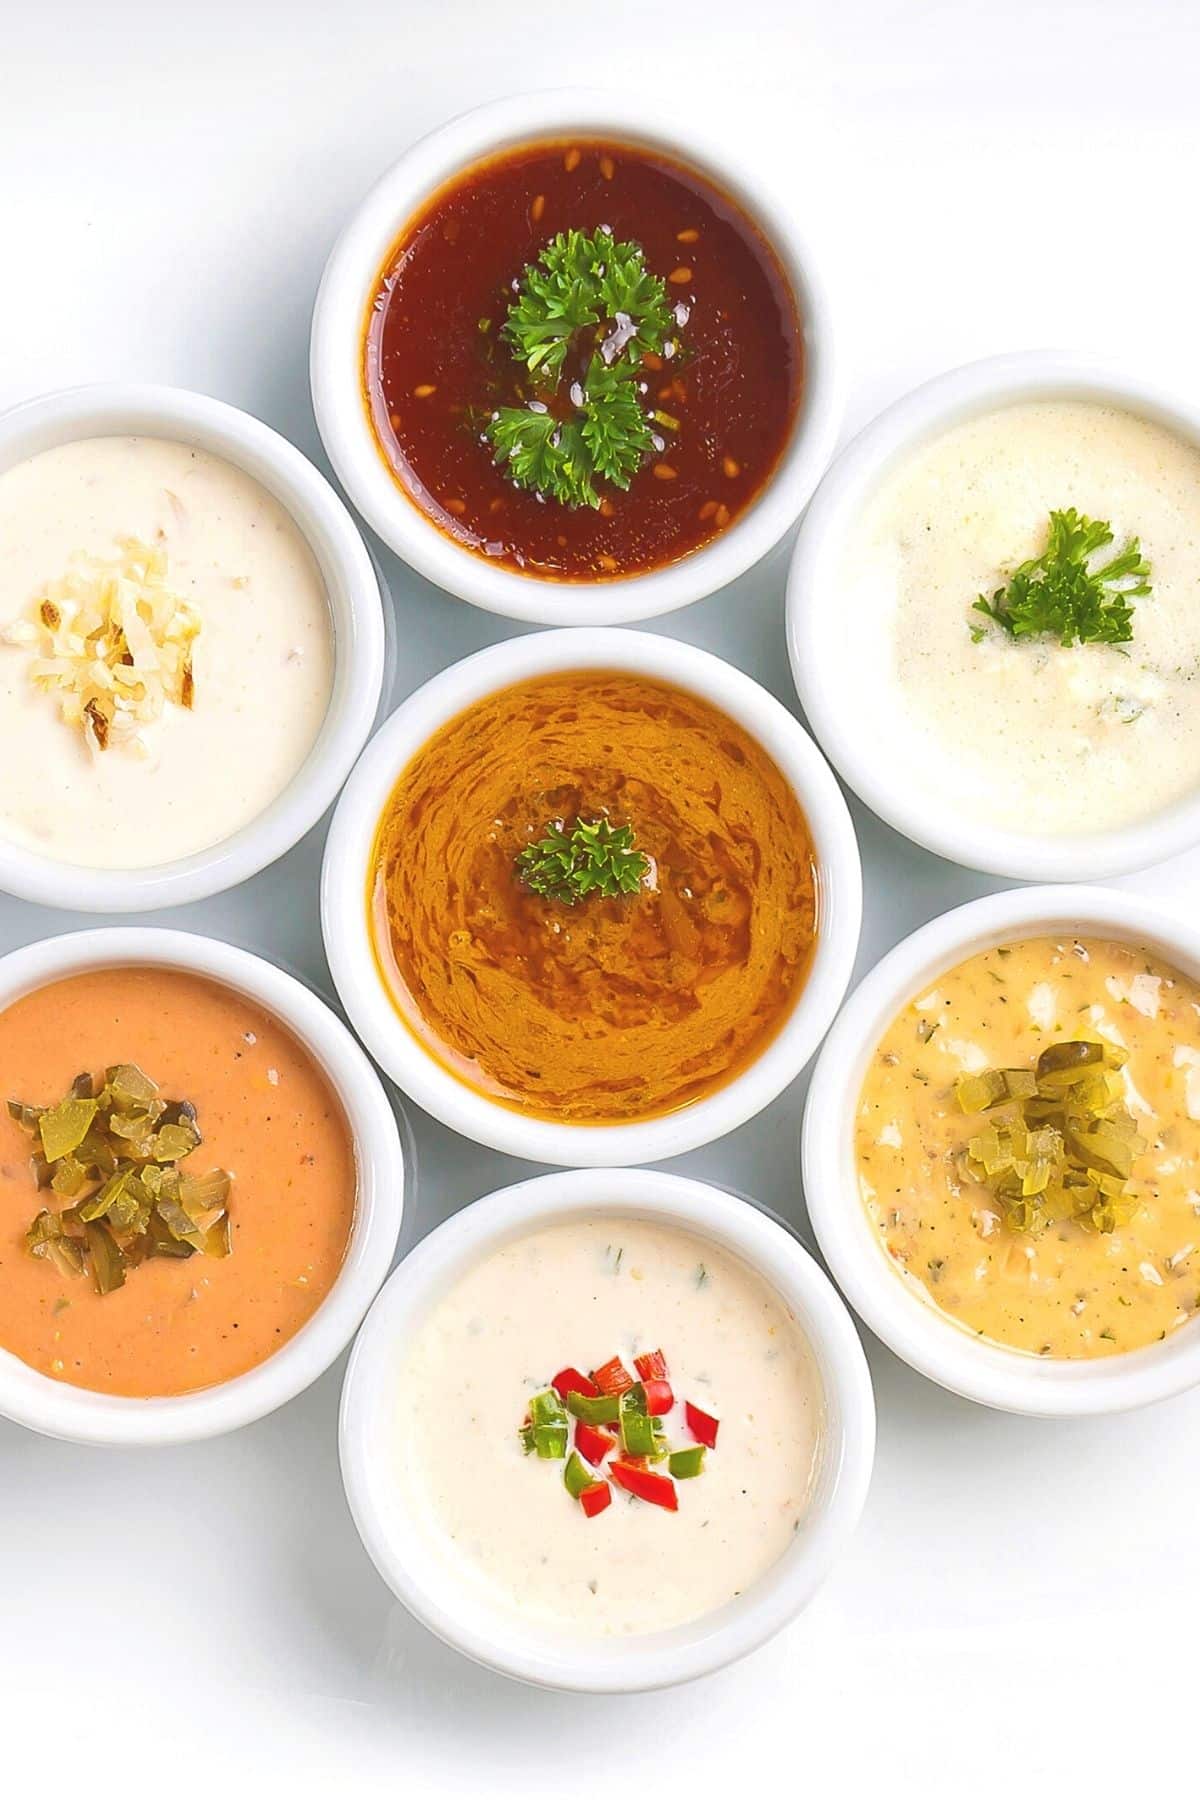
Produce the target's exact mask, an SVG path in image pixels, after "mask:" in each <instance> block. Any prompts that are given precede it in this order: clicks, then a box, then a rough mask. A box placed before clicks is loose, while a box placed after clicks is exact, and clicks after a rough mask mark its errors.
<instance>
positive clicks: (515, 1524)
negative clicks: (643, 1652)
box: [394, 1217, 823, 1635]
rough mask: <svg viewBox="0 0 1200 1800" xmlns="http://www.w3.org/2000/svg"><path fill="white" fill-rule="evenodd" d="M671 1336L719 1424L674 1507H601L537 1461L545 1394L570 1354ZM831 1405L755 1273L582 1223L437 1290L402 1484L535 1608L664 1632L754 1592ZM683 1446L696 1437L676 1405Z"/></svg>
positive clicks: (525, 1608)
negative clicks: (595, 1511) (527, 1434)
mask: <svg viewBox="0 0 1200 1800" xmlns="http://www.w3.org/2000/svg"><path fill="white" fill-rule="evenodd" d="M660 1347H661V1348H662V1350H663V1351H664V1353H665V1355H666V1359H667V1362H668V1365H669V1369H670V1376H671V1381H672V1385H673V1387H674V1391H675V1394H676V1398H677V1400H678V1401H680V1402H682V1400H684V1399H691V1400H692V1401H693V1402H694V1403H695V1404H696V1405H698V1406H700V1407H702V1408H703V1409H704V1410H705V1411H707V1412H709V1413H712V1414H715V1415H716V1416H718V1417H719V1419H720V1422H721V1423H720V1429H719V1433H718V1438H717V1447H716V1448H715V1449H714V1450H711V1451H710V1452H709V1453H708V1457H707V1466H706V1468H705V1470H704V1473H703V1474H702V1475H700V1476H698V1477H697V1478H695V1479H693V1480H686V1481H680V1482H679V1483H678V1484H677V1485H678V1495H679V1510H678V1512H676V1513H670V1512H666V1511H664V1510H662V1509H660V1508H658V1507H656V1506H652V1505H647V1504H646V1503H644V1502H642V1501H637V1500H632V1499H629V1498H627V1497H626V1496H625V1495H624V1494H622V1493H620V1492H618V1491H615V1490H614V1493H613V1500H612V1504H611V1505H610V1506H609V1508H608V1510H607V1511H606V1512H603V1513H601V1514H600V1515H599V1516H598V1517H597V1518H595V1519H588V1518H586V1517H585V1516H584V1514H583V1512H582V1510H581V1508H580V1506H579V1505H578V1503H577V1502H576V1501H575V1500H573V1499H572V1498H571V1496H570V1495H569V1494H568V1493H567V1490H566V1488H565V1487H564V1485H563V1478H562V1471H563V1465H562V1463H560V1462H557V1461H550V1460H545V1461H543V1460H540V1459H538V1458H537V1457H534V1456H526V1455H524V1454H523V1452H522V1450H521V1446H520V1443H519V1439H518V1428H519V1426H520V1423H521V1420H522V1418H523V1416H524V1412H525V1408H526V1406H527V1404H528V1401H529V1399H530V1397H531V1396H532V1395H533V1394H535V1393H538V1392H540V1391H542V1390H544V1389H545V1388H546V1387H547V1386H548V1385H549V1383H550V1379H551V1377H552V1376H553V1375H554V1374H555V1372H556V1371H557V1370H559V1369H561V1368H563V1367H564V1366H566V1365H568V1364H572V1365H574V1366H575V1367H578V1368H581V1369H583V1370H585V1371H586V1370H587V1369H589V1368H592V1367H596V1366H597V1365H599V1364H600V1363H602V1362H605V1361H607V1360H608V1358H609V1357H610V1356H612V1355H614V1354H618V1355H620V1356H621V1357H623V1358H624V1359H625V1360H626V1364H627V1366H631V1359H632V1357H633V1356H634V1355H635V1354H638V1353H641V1352H643V1351H649V1350H653V1349H656V1348H660ZM822 1413H823V1403H822V1397H821V1391H820V1384H819V1378H818V1376H817V1372H816V1367H815V1364H814V1361H813V1357H812V1353H811V1351H810V1350H809V1347H808V1345H807V1342H806V1340H805V1339H804V1337H803V1336H802V1334H801V1332H800V1329H799V1327H798V1325H797V1323H796V1321H795V1319H794V1318H793V1317H792V1315H791V1314H790V1313H789V1312H788V1310H787V1309H786V1307H785V1306H784V1305H783V1303H782V1302H781V1301H780V1300H779V1298H778V1297H777V1296H776V1295H775V1293H774V1292H773V1291H772V1290H771V1289H770V1288H769V1287H768V1286H767V1285H766V1283H765V1282H764V1281H763V1280H762V1279H761V1278H760V1277H759V1276H758V1275H756V1274H755V1273H754V1272H753V1271H752V1270H750V1269H749V1268H748V1267H746V1266H745V1265H743V1264H742V1263H741V1262H739V1261H737V1260H736V1259H734V1258H733V1257H731V1256H729V1255H727V1254H726V1253H725V1252H724V1251H722V1250H719V1249H717V1248H716V1247H715V1246H714V1245H712V1244H710V1243H708V1242H706V1241H704V1240H702V1239H700V1238H697V1237H693V1236H692V1235H690V1234H689V1233H687V1232H683V1231H677V1230H674V1229H671V1228H668V1227H663V1226H659V1225H654V1224H650V1223H648V1222H640V1221H636V1220H629V1219H619V1218H603V1217H601V1218H597V1219H596V1220H595V1221H587V1222H578V1223H576V1222H566V1223H563V1224H559V1225H553V1226H549V1227H546V1228H545V1229H543V1230H539V1231H535V1232H531V1233H529V1234H528V1235H526V1236H524V1237H521V1238H519V1239H517V1240H515V1241H514V1242H512V1243H509V1244H507V1245H505V1246H503V1247H502V1248H500V1249H498V1250H495V1251H493V1252H492V1253H491V1254H490V1255H489V1256H486V1257H484V1258H483V1259H482V1260H481V1261H480V1262H478V1263H477V1264H476V1265H475V1267H474V1268H472V1269H470V1270H469V1271H468V1272H467V1273H466V1274H465V1275H464V1276H462V1277H461V1279H460V1280H459V1281H458V1282H457V1283H456V1284H455V1285H454V1287H453V1288H452V1289H451V1290H450V1291H449V1292H448V1293H447V1294H446V1295H445V1296H444V1297H443V1298H442V1299H441V1300H440V1302H438V1303H437V1304H436V1305H435V1307H434V1308H433V1310H432V1311H431V1313H430V1314H429V1316H428V1317H427V1319H426V1320H425V1322H424V1324H423V1325H422V1327H421V1329H420V1330H419V1332H418V1333H417V1335H416V1337H415V1339H414V1341H413V1343H412V1346H411V1348H410V1349H409V1351H408V1353H407V1355H406V1357H405V1359H404V1361H403V1363H402V1365H401V1367H400V1369H399V1370H398V1374H397V1384H396V1401H395V1420H396V1436H395V1447H394V1454H395V1457H396V1473H397V1479H398V1480H399V1481H400V1482H401V1483H403V1488H404V1491H405V1493H406V1495H407V1496H408V1499H409V1502H410V1504H411V1505H412V1507H413V1508H414V1511H415V1512H416V1514H417V1516H418V1517H419V1518H420V1519H421V1521H422V1523H423V1526H424V1528H425V1531H426V1533H427V1535H428V1538H429V1542H430V1546H431V1550H432V1552H433V1553H434V1554H436V1555H438V1556H439V1557H440V1558H441V1559H443V1561H448V1562H449V1564H450V1565H451V1566H452V1567H453V1568H454V1569H455V1571H456V1572H457V1573H458V1574H459V1575H460V1576H461V1579H462V1580H463V1581H465V1582H468V1583H474V1584H482V1585H483V1586H484V1588H485V1589H486V1590H487V1591H489V1592H490V1594H491V1596H492V1598H493V1599H495V1600H498V1601H500V1602H501V1603H502V1604H506V1605H508V1606H511V1607H513V1608H516V1609H519V1610H520V1612H521V1613H522V1614H523V1615H525V1616H532V1617H537V1618H541V1619H544V1620H547V1621H553V1622H557V1623H559V1624H562V1625H566V1626H569V1627H571V1628H573V1629H577V1630H581V1631H585V1632H588V1633H595V1634H610V1635H611V1634H622V1633H638V1632H648V1631H655V1630H659V1629H663V1628H665V1627H667V1626H670V1625H675V1624H679V1623H681V1622H682V1621H684V1620H687V1619H692V1618H695V1617H697V1616H699V1615H700V1614H702V1613H706V1612H709V1611H711V1610H712V1609H714V1608H716V1607H719V1606H721V1605H722V1604H724V1603H725V1602H726V1601H729V1600H731V1599H732V1598H733V1597H734V1596H735V1595H737V1594H739V1593H741V1592H743V1591H744V1590H745V1589H746V1588H747V1587H749V1586H750V1585H751V1584H752V1583H753V1582H754V1581H756V1580H757V1579H758V1578H759V1577H760V1576H761V1575H762V1574H763V1573H764V1572H765V1571H766V1570H767V1569H769V1568H770V1567H771V1565H772V1564H773V1563H774V1562H776V1561H777V1559H778V1558H779V1557H780V1556H781V1555H782V1554H783V1553H784V1551H785V1550H786V1549H787V1547H788V1545H789V1544H790V1543H791V1541H792V1537H793V1534H794V1532H795V1530H796V1527H797V1524H798V1522H799V1521H800V1519H802V1517H803V1516H804V1513H805V1510H806V1508H807V1505H808V1500H809V1492H810V1487H811V1483H812V1479H813V1472H814V1465H815V1461H816V1457H817V1453H818V1445H819V1440H820V1431H821V1420H822ZM666 1423H667V1429H668V1436H669V1438H670V1441H671V1443H672V1447H674V1448H683V1447H685V1446H686V1445H688V1444H690V1443H691V1442H692V1441H693V1440H692V1439H691V1437H690V1436H689V1435H688V1434H687V1432H686V1429H685V1427H684V1426H683V1423H682V1419H681V1417H680V1416H678V1414H672V1415H671V1416H670V1417H669V1418H668V1420H667V1421H666Z"/></svg>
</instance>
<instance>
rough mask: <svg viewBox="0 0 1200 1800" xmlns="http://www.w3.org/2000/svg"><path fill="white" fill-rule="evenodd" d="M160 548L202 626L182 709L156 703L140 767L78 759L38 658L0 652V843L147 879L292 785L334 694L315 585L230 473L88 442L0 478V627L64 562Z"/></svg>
mask: <svg viewBox="0 0 1200 1800" xmlns="http://www.w3.org/2000/svg"><path fill="white" fill-rule="evenodd" d="M127 537H138V538H142V539H144V540H145V541H146V542H148V543H151V544H161V545H162V546H163V548H164V549H165V551H166V553H167V579H168V581H169V583H170V585H171V587H172V588H174V589H175V590H176V591H177V592H179V593H180V594H181V595H182V596H183V597H184V598H185V599H187V600H189V601H190V602H191V603H192V604H193V605H194V606H195V607H196V608H197V610H198V612H199V613H200V615H201V617H202V621H203V622H202V626H201V630H200V635H199V636H198V638H197V639H196V641H195V646H194V651H193V666H194V672H195V704H194V707H193V708H192V709H191V710H187V709H185V708H183V707H180V706H176V705H174V704H171V705H168V707H167V708H166V710H165V712H164V714H163V717H162V718H161V720H160V721H158V722H157V723H156V724H154V725H152V726H150V727H148V729H147V731H146V734H145V736H146V749H145V754H144V755H138V754H136V753H135V752H134V751H132V750H131V749H129V748H127V747H124V746H115V745H114V746H110V748H109V749H107V750H105V751H104V752H102V753H95V752H92V751H89V749H88V747H87V745H86V743H85V742H84V739H83V736H82V734H81V733H80V732H78V731H75V730H73V729H72V728H70V727H69V726H67V725H65V724H64V723H63V722H62V720H61V719H60V717H59V713H58V707H57V704H56V701H55V699H54V697H53V695H51V694H47V693H44V692H41V691H39V690H38V689H37V688H35V686H34V685H33V683H32V682H31V681H30V679H29V673H28V670H29V663H30V658H31V655H32V654H34V653H33V652H31V651H29V650H28V649H25V648H14V647H12V646H9V645H4V646H0V766H2V767H3V769H4V781H3V784H2V785H0V833H3V835H4V836H5V837H7V838H9V839H10V840H11V841H12V842H14V843H16V844H19V845H20V846H22V847H23V848H25V849H28V850H34V851H37V852H38V853H39V854H41V855H43V856H48V857H52V858H54V859H55V860H56V861H60V862H73V863H80V864H83V865H85V866H87V867H91V868H144V867H147V866H149V865H151V864H154V863H159V862H168V861H171V860H173V859H175V858H176V857H181V856H187V855H190V854H192V853H193V852H195V851H198V850H203V849H207V848H208V847H209V846H211V845H213V844H216V843H219V842H220V841H221V840H223V839H224V838H226V837H229V836H230V835H231V834H232V833H233V832H235V831H237V830H239V829H240V828H241V827H242V826H244V825H246V824H248V823H249V821H250V820H252V819H254V818H255V817H257V815H258V814H259V813H261V812H262V811H263V810H264V809H265V808H266V807H267V806H268V805H270V803H271V801H273V800H274V799H275V798H276V796H277V795H278V794H280V793H281V792H282V791H283V789H284V788H285V787H286V786H287V785H288V783H289V782H290V781H291V779H292V777H293V776H294V775H295V774H296V772H297V770H298V769H299V768H300V766H301V764H302V763H303V762H304V760H305V758H306V757H307V755H308V753H309V751H310V749H311V748H312V745H313V743H314V741H315V739H316V737H317V734H318V732H319V731H320V728H321V723H322V721H323V719H324V717H325V712H326V708H327V706H328V702H329V694H330V690H331V687H332V682H333V662H334V646H333V628H332V621H331V618H330V614H329V606H328V601H327V598H326V594H325V588H324V584H323V582H322V580H321V576H320V573H319V571H318V569H317V565H316V562H315V560H314V558H313V555H312V552H311V550H310V549H309V547H308V544H307V542H306V540H305V538H304V536H303V534H302V533H301V531H300V530H299V527H298V526H297V525H296V524H295V522H294V521H293V520H292V519H291V517H290V516H289V515H288V514H287V513H286V512H285V511H284V509H283V508H282V507H281V506H280V504H279V502H278V501H277V500H275V499H274V498H273V497H272V496H271V495H270V494H268V493H267V492H266V490H265V489H264V488H262V487H261V486H260V485H259V484H258V483H257V482H256V481H254V480H253V479H252V477H250V476H249V475H247V474H246V473H245V472H244V471H243V470H241V469H239V468H237V467H235V466H234V465H233V464H232V463H227V462H224V461H222V460H221V459H219V458H217V457H215V456H211V455H209V454H208V453H207V452H206V451H203V450H196V449H193V448H191V447H190V446H188V445H186V444H176V443H170V442H167V441H166V440H164V439H159V438H140V437H133V438H116V437H112V438H87V439H82V440H80V441H79V442H78V443H73V444H63V445H60V446H58V447H56V448H55V449H52V450H46V451H43V452H42V453H41V454H40V455H38V456H34V457H31V458H29V460H28V461H26V462H23V463H18V464H16V465H15V466H14V467H12V468H10V469H7V470H6V471H4V473H3V474H0V628H2V627H4V626H8V625H10V624H12V623H13V622H14V621H15V620H17V619H20V618H24V617H27V616H28V614H29V609H30V606H31V603H32V602H33V601H34V600H35V599H36V598H37V597H38V595H39V594H40V593H41V591H42V590H43V588H44V587H45V585H46V583H47V582H51V581H54V580H56V579H58V578H59V577H60V576H62V575H63V574H65V573H66V571H67V568H68V565H69V563H70V561H71V558H72V556H73V554H74V553H75V552H77V551H83V552H85V553H87V554H90V555H93V556H111V555H112V554H113V553H114V552H115V550H116V547H117V544H118V541H119V540H120V539H122V538H127Z"/></svg>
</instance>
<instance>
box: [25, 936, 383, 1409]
mask: <svg viewBox="0 0 1200 1800" xmlns="http://www.w3.org/2000/svg"><path fill="white" fill-rule="evenodd" d="M116 1062H136V1063H138V1064H140V1066H141V1067H142V1068H143V1069H145V1071H146V1073H147V1074H148V1075H149V1076H150V1077H151V1079H152V1080H154V1081H156V1082H157V1083H158V1085H159V1087H160V1089H161V1090H162V1091H163V1093H164V1094H165V1095H167V1096H169V1097H171V1098H173V1099H187V1100H191V1101H192V1102H193V1103H194V1105H195V1106H196V1108H197V1111H198V1114H199V1125H200V1129H201V1131H202V1133H203V1139H204V1141H203V1143H202V1144H201V1145H200V1147H199V1149H197V1150H196V1151H194V1152H193V1159H194V1167H195V1169H196V1172H197V1173H198V1174H199V1173H203V1172H204V1171H205V1170H207V1169H210V1168H214V1167H223V1168H226V1169H228V1170H230V1172H231V1173H232V1175H233V1177H234V1180H233V1188H232V1192H231V1195H230V1200H229V1212H230V1220H231V1224H232V1231H233V1249H232V1252H231V1253H230V1255H229V1256H228V1257H226V1258H224V1259H219V1260H218V1259H214V1258H210V1257H204V1256H192V1257H189V1258H188V1259H187V1260H185V1261H177V1260H175V1259H172V1258H153V1259H151V1260H150V1261H147V1262H144V1263H142V1264H140V1265H139V1266H138V1267H136V1268H132V1269H130V1270H129V1271H128V1273H127V1276H126V1280H125V1285H124V1286H123V1287H121V1288H118V1289H117V1290H116V1291H115V1292H113V1293H110V1294H105V1295H103V1296H102V1295H100V1294H97V1293H96V1291H95V1289H94V1287H93V1285H92V1283H91V1280H90V1278H89V1277H88V1276H87V1275H84V1276H81V1277H78V1278H70V1277H65V1276H63V1275H61V1274H59V1272H58V1271H57V1270H56V1269H55V1268H54V1267H53V1266H52V1265H50V1264H48V1263H46V1262H45V1261H43V1260H41V1259H39V1258H36V1257H34V1256H31V1255H30V1253H29V1251H28V1250H27V1249H26V1247H25V1243H24V1235H25V1231H26V1229H27V1228H28V1226H29V1224H30V1222H31V1220H32V1219H33V1217H34V1215H35V1214H36V1213H37V1212H39V1211H40V1210H41V1208H42V1206H43V1205H45V1204H58V1202H57V1201H56V1199H55V1197H54V1196H53V1195H50V1194H49V1193H47V1192H41V1193H39V1191H38V1190H37V1188H36V1187H35V1186H34V1182H33V1178H32V1176H31V1173H30V1167H29V1158H30V1150H31V1141H30V1138H29V1135H28V1133H27V1132H25V1131H23V1130H21V1128H20V1127H19V1126H18V1125H17V1124H16V1123H15V1122H14V1121H13V1120H12V1119H10V1118H9V1117H8V1114H7V1111H5V1112H4V1114H3V1117H0V1348H3V1349H5V1350H8V1351H11V1352H12V1354H13V1355H14V1356H19V1357H20V1358H21V1360H22V1361H23V1362H26V1363H28V1364H30V1366H31V1367H33V1368H35V1369H38V1370H40V1372H41V1373H42V1374H44V1375H50V1376H53V1377H56V1378H57V1379H59V1380H62V1381H66V1382H69V1383H71V1384H72V1385H73V1386H75V1387H85V1388H93V1389H96V1390H98V1391H100V1392H101V1393H106V1394H125V1395H131V1396H141V1397H146V1396H151V1395H169V1394H185V1393H189V1392H191V1391H192V1390H194V1389H196V1388H204V1387H210V1386H212V1385H214V1384H215V1383H217V1382H221V1381H227V1380H229V1379H230V1377H232V1376H235V1375H241V1374H244V1373H245V1371H246V1370H248V1369H252V1368H254V1367H255V1366H256V1365H257V1364H258V1363H261V1362H263V1361H265V1359H266V1358H267V1357H268V1356H270V1355H271V1354H272V1352H273V1351H275V1350H277V1349H279V1347H280V1345H282V1344H284V1343H286V1342H287V1340H288V1339H289V1338H290V1337H292V1336H294V1335H295V1333H296V1332H297V1331H299V1330H300V1328H301V1326H303V1325H305V1324H306V1323H307V1322H308V1320H309V1319H310V1318H311V1317H312V1315H313V1313H314V1312H315V1311H316V1310H317V1308H318V1306H320V1304H321V1302H322V1300H323V1299H324V1298H325V1296H326V1295H327V1294H328V1292H329V1290H330V1288H331V1287H332V1285H333V1283H334V1281H335V1280H336V1279H337V1275H338V1272H339V1270H340V1269H341V1266H342V1260H343V1258H344V1256H345V1252H346V1246H347V1244H348V1242H349V1238H350V1231H351V1227H352V1225H353V1221H354V1207H355V1198H356V1185H357V1182H356V1170H355V1160H354V1146H353V1140H352V1137H351V1133H350V1128H349V1125H348V1124H347V1122H346V1118H345V1115H344V1113H343V1112H342V1109H341V1106H340V1104H339V1102H338V1100H337V1098H336V1096H335V1095H334V1093H333V1092H332V1090H331V1088H330V1087H329V1084H328V1082H327V1081H326V1079H325V1076H324V1074H323V1073H322V1071H321V1070H320V1069H318V1068H317V1066H316V1065H315V1063H314V1062H313V1061H312V1059H311V1057H310V1056H309V1054H308V1052H307V1051H306V1050H304V1049H303V1048H302V1047H301V1045H300V1044H299V1043H297V1041H296V1039H295V1038H293V1037H292V1035H291V1033H290V1032H288V1031H287V1030H286V1029H285V1028H284V1027H283V1026H281V1025H280V1024H278V1023H277V1022H276V1020H274V1019H273V1018H272V1017H270V1015H269V1014H267V1013H265V1012H263V1011H262V1010H261V1009H260V1008H259V1007H257V1006H256V1005H255V1004H254V1003H253V1002H252V1001H249V1000H246V999H244V998H243V997H242V996H241V995H240V994H238V993H236V992H234V990H233V989H231V988H226V987H222V986H220V985H218V984H217V983H215V982H210V981H207V980H205V979H203V978H202V977H199V976H193V975H188V974H184V973H181V972H178V971H175V970H170V969H154V968H118V969H100V970H94V971H89V972H88V973H86V974H83V975H73V976H69V977H67V978H66V979H65V980H63V981H57V982H53V983H51V984H50V985H49V986H47V987H44V988H40V989H38V990H37V991H36V992H35V993H32V994H27V995H26V996H25V997H24V998H23V999H21V1000H18V1001H17V1002H16V1003H15V1004H14V1005H12V1006H10V1007H9V1008H8V1009H7V1011H5V1012H3V1013H0V1097H2V1098H3V1099H8V1098H13V1099H20V1100H24V1101H27V1102H29V1103H31V1104H35V1105H44V1104H47V1103H50V1102H53V1101H55V1100H58V1099H60V1098H61V1097H62V1096H63V1094H65V1093H66V1091H67V1088H68V1086H69V1085H70V1083H71V1081H72V1079H73V1078H74V1076H76V1075H77V1074H78V1073H79V1072H80V1071H81V1070H83V1069H89V1070H91V1071H92V1072H93V1073H95V1074H99V1073H100V1072H102V1071H103V1069H104V1068H105V1067H106V1066H108V1065H109V1064H111V1063H116ZM185 1166H186V1165H185Z"/></svg>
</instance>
